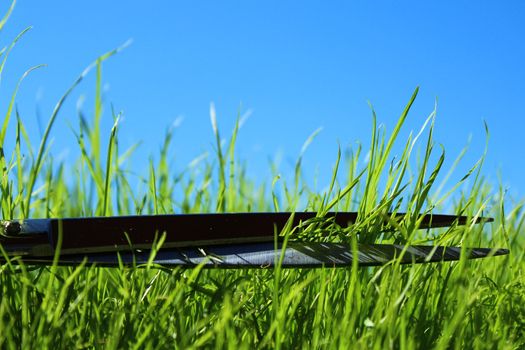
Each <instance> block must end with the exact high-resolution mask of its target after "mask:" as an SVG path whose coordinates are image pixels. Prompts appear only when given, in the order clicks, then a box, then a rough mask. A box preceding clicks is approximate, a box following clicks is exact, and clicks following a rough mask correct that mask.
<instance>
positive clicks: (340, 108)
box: [0, 0, 525, 198]
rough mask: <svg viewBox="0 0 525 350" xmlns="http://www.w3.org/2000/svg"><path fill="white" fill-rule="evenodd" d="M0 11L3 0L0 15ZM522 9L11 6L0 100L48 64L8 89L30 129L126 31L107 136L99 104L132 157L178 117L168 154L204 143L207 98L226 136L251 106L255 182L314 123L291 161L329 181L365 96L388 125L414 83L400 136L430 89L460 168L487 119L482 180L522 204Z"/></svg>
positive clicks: (426, 106)
mask: <svg viewBox="0 0 525 350" xmlns="http://www.w3.org/2000/svg"><path fill="white" fill-rule="evenodd" d="M7 6H8V2H5V1H4V2H2V4H1V6H0V10H2V11H3V12H5V9H6V8H7ZM523 18H525V3H523V2H521V1H508V2H497V1H483V2H467V1H445V2H444V1H440V2H438V1H424V2H423V1H397V2H394V1H377V2H370V1H357V2H349V1H339V2H338V1H333V2H291V1H266V2H240V1H236V2H234V1H220V2H219V1H198V2H190V1H177V2H175V1H148V2H144V1H142V2H139V1H100V0H90V1H84V2H78V1H77V2H73V1H28V0H25V1H24V0H20V1H19V2H18V3H17V5H16V8H15V10H14V13H13V15H12V17H11V18H10V20H9V22H8V24H7V25H6V27H5V29H4V30H3V32H2V33H1V34H0V40H1V43H2V45H6V44H8V43H9V42H10V41H11V40H12V39H13V38H14V36H15V35H16V34H17V33H18V32H20V31H21V30H22V29H23V28H25V27H27V26H29V25H31V26H33V29H32V30H31V31H30V32H29V33H28V34H27V35H26V36H25V37H24V38H23V40H22V41H21V42H19V44H18V45H17V47H16V48H15V50H14V51H13V53H12V55H11V56H10V60H9V62H8V64H7V67H6V73H5V74H4V78H3V81H2V84H1V86H0V101H2V102H1V103H2V105H3V106H4V107H3V108H5V105H6V101H8V98H9V96H10V93H11V91H12V89H13V87H14V85H15V83H16V80H17V79H18V77H19V76H20V75H21V74H22V73H23V72H24V71H25V70H26V69H27V68H29V67H31V66H33V65H36V64H40V63H45V64H47V67H45V68H43V69H40V70H38V71H35V72H33V73H32V74H31V76H30V77H29V78H28V79H26V80H25V81H24V83H23V85H22V88H21V91H20V93H19V97H18V108H19V111H20V114H21V116H22V118H23V120H24V122H25V124H26V125H27V126H28V128H29V131H30V133H31V135H33V136H34V138H38V135H39V122H38V117H37V115H40V118H41V120H42V123H45V122H46V120H47V118H48V117H49V115H50V114H51V111H52V108H53V106H54V104H55V103H56V101H57V100H58V98H59V97H60V96H61V95H62V93H63V92H64V91H65V90H66V89H67V87H68V86H69V85H70V84H71V83H72V81H73V80H74V79H75V77H76V76H77V75H78V74H79V73H80V72H81V71H82V70H83V68H84V67H85V66H87V65H88V64H89V63H90V62H91V61H93V60H94V59H95V58H96V57H97V56H99V55H101V54H103V53H104V52H106V51H108V50H111V49H113V48H115V47H117V46H119V45H121V44H122V43H124V42H126V41H127V40H128V39H130V38H131V39H133V43H132V45H131V46H129V47H128V48H127V49H126V50H124V51H123V52H122V53H121V54H119V55H117V56H115V57H113V58H111V59H110V60H109V61H107V62H106V63H105V65H104V71H103V74H104V84H105V92H104V97H105V101H106V102H107V104H106V108H105V113H104V117H103V118H104V119H103V123H104V128H105V130H107V132H108V133H109V128H110V127H111V122H112V121H111V116H110V113H109V110H110V109H109V103H112V104H113V105H114V107H115V109H117V110H122V111H123V113H124V122H123V123H122V125H121V131H120V135H121V138H122V141H123V142H124V143H127V144H131V143H133V142H134V141H136V140H142V141H143V143H142V146H141V148H140V150H139V152H138V153H137V155H136V157H135V162H136V163H139V165H140V159H142V158H144V157H147V155H148V154H150V153H155V152H156V151H158V149H159V148H160V143H161V136H162V135H164V133H165V130H166V128H167V127H169V126H170V125H171V124H173V122H174V121H175V120H177V118H180V117H182V118H183V119H182V124H181V125H180V126H179V128H178V129H177V131H176V133H175V141H174V147H173V155H174V157H175V159H176V162H179V163H180V164H186V163H187V162H189V161H190V160H191V159H193V158H194V157H196V156H198V155H199V154H201V153H202V152H205V151H210V150H212V143H213V135H212V129H211V126H210V122H209V108H210V102H214V104H215V106H216V109H217V115H218V122H219V126H220V128H221V130H222V132H223V134H224V135H225V136H228V134H229V131H230V130H231V128H232V127H233V125H234V121H235V118H236V117H237V114H238V111H239V109H240V110H241V113H245V112H251V116H250V118H249V119H248V121H247V122H246V123H245V124H244V126H243V127H242V130H241V132H240V136H239V143H238V151H239V156H240V157H241V158H242V159H244V160H247V162H248V167H249V171H251V173H252V174H254V175H255V176H261V177H264V176H267V175H269V170H267V169H266V167H267V164H268V158H274V157H275V156H276V155H277V154H282V155H283V164H282V166H281V171H282V172H283V173H286V172H290V173H291V172H292V168H291V167H290V166H288V165H287V164H288V163H289V162H290V161H291V160H294V159H295V158H296V157H297V156H298V154H299V152H300V150H301V147H302V144H303V142H304V141H305V140H306V139H307V137H308V136H309V135H310V134H311V133H312V132H313V131H315V130H316V129H317V128H319V127H322V128H323V131H322V132H321V133H320V134H319V136H318V137H317V138H316V139H315V141H314V142H313V144H312V145H311V146H310V148H309V149H308V151H307V153H306V155H305V158H306V159H305V165H304V170H305V171H306V172H309V173H312V174H313V173H319V176H320V179H321V180H322V181H328V180H327V179H328V177H329V175H330V174H331V167H332V164H333V163H334V160H335V157H336V153H337V147H338V144H340V145H342V146H343V147H345V146H347V145H355V144H356V142H358V141H361V142H362V143H363V146H364V147H365V148H366V147H368V143H367V142H368V140H369V135H370V128H371V113H370V108H369V107H368V102H370V103H372V105H373V106H374V108H375V110H376V112H377V115H378V121H379V122H380V123H382V124H384V125H385V127H386V128H387V130H391V129H392V128H393V126H394V124H395V121H396V120H397V118H398V116H399V114H400V113H401V111H402V109H403V107H404V105H405V104H406V102H407V101H408V99H409V97H410V95H411V94H412V92H413V90H414V89H415V87H416V86H420V88H421V90H420V94H419V97H418V99H417V101H416V103H415V106H414V108H413V111H412V113H411V114H410V116H409V119H408V121H407V124H406V126H405V129H404V131H403V134H402V138H403V137H406V135H408V133H409V132H410V131H417V130H418V129H419V127H420V126H421V125H422V124H423V122H424V120H425V118H426V117H427V116H428V114H429V113H430V112H431V111H432V110H433V108H434V103H435V101H436V99H437V100H438V114H437V119H436V132H435V139H436V141H437V142H438V143H441V144H442V145H443V146H444V147H445V149H446V151H447V158H446V163H445V166H450V164H452V161H453V160H454V158H455V157H456V155H457V154H458V153H459V152H460V150H461V149H462V148H463V147H464V146H465V145H466V144H467V142H468V140H469V138H470V139H471V141H470V150H469V152H468V155H467V157H466V158H465V160H464V163H463V164H464V165H463V167H462V168H460V173H459V174H458V176H461V175H462V173H461V171H465V170H466V169H468V168H469V166H470V165H472V164H474V162H475V161H476V160H477V158H478V157H479V156H480V155H481V154H482V153H483V149H484V144H485V131H484V126H483V120H485V121H486V122H487V123H488V126H489V129H490V143H489V153H488V157H487V161H486V164H485V168H484V174H485V176H487V177H488V178H489V179H491V181H493V182H494V183H497V182H498V181H499V180H498V176H500V177H501V180H502V182H503V184H504V186H505V187H506V188H508V191H509V193H510V194H512V195H513V196H516V197H517V198H522V197H523V195H524V194H525V185H524V182H523V180H524V173H525V167H524V163H525V137H524V136H523V134H524V123H523V121H524V120H525V112H524V108H523V102H524V101H525V87H524V82H525V65H524V62H525V41H524V40H523V37H524V34H525V21H523ZM76 91H77V92H76V94H75V95H74V96H72V99H71V100H70V101H69V102H68V104H66V106H65V108H64V110H63V111H62V113H61V114H60V115H59V119H58V120H57V124H56V125H55V129H54V130H53V139H54V144H53V153H54V154H55V155H57V154H67V152H70V154H71V152H73V153H74V152H75V151H74V150H75V149H76V142H75V139H74V137H73V134H72V132H71V129H70V127H69V125H72V126H73V127H75V126H76V125H77V117H76V112H75V109H76V107H75V106H76V103H77V100H78V98H79V97H80V96H81V95H84V96H85V107H84V108H85V110H86V111H87V112H89V111H90V110H91V109H92V105H93V95H94V79H93V75H92V76H91V77H90V78H89V79H87V80H86V81H85V82H83V83H82V85H81V86H79V88H78V89H77V90H76ZM37 111H38V112H37ZM400 146H402V145H401V144H400ZM137 159H138V161H137ZM261 174H263V175H261ZM498 174H500V175H498ZM321 187H322V186H321Z"/></svg>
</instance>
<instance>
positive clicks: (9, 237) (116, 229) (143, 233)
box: [0, 212, 492, 256]
mask: <svg viewBox="0 0 525 350" xmlns="http://www.w3.org/2000/svg"><path fill="white" fill-rule="evenodd" d="M404 217H405V214H404V213H396V214H393V213H389V214H386V215H385V216H384V219H385V223H386V222H387V221H388V220H389V219H395V220H402V219H403V218H404ZM317 219H319V220H325V222H326V220H328V222H334V223H336V224H337V225H339V226H341V227H348V226H349V225H351V224H353V223H355V222H356V220H357V219H358V213H356V212H332V213H327V214H326V215H325V216H323V217H319V214H318V213H315V212H297V213H292V212H279V213H229V214H175V215H140V216H115V217H88V218H63V219H27V220H23V221H17V220H13V221H4V222H2V230H3V236H2V237H0V244H2V245H3V246H4V247H8V248H9V246H10V247H12V248H9V249H11V250H14V251H15V252H25V253H26V255H41V256H48V255H52V254H53V251H54V249H55V248H56V247H57V244H58V243H57V242H58V241H61V244H60V251H61V252H62V253H67V254H85V253H96V252H111V251H116V250H123V249H124V250H126V249H128V248H129V247H130V245H131V246H133V247H134V248H140V249H149V248H151V245H152V243H153V242H154V240H155V236H156V235H157V234H159V235H160V234H163V233H165V234H166V236H165V241H164V247H167V248H174V247H176V248H181V247H192V246H213V245H218V244H237V243H255V242H273V241H274V237H275V235H276V234H279V233H280V232H281V231H282V230H283V228H284V227H285V226H286V225H287V224H291V227H297V226H299V225H301V224H304V223H305V222H312V221H315V220H317ZM419 219H420V225H419V228H420V229H427V228H435V227H446V226H451V225H453V224H455V223H456V224H458V225H465V224H467V223H469V222H473V223H482V222H488V221H491V220H492V219H490V218H477V219H476V220H473V221H470V219H469V218H468V217H466V216H456V215H440V214H433V215H429V214H427V215H420V216H419ZM60 234H62V237H59V235H60Z"/></svg>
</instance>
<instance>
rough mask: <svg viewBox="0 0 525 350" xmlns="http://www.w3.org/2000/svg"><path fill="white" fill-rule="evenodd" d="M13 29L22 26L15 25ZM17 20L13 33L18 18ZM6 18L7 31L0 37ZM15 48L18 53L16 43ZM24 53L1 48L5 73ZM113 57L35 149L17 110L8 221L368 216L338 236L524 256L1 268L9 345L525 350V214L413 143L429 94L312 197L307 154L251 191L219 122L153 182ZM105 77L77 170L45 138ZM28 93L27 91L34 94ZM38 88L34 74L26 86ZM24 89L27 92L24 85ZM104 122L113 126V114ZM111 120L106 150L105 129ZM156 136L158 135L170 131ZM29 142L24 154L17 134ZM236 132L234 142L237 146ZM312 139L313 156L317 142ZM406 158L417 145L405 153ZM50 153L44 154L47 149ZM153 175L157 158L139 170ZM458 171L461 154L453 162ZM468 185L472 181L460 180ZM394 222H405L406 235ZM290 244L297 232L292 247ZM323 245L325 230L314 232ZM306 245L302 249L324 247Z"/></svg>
mask: <svg viewBox="0 0 525 350" xmlns="http://www.w3.org/2000/svg"><path fill="white" fill-rule="evenodd" d="M7 17H8V16H7ZM7 17H6V18H7ZM4 23H5V21H2V22H1V24H0V26H3V25H4ZM16 40H18V38H17V39H16ZM11 48H12V46H8V47H7V48H6V49H5V50H4V51H2V56H1V57H0V58H1V59H2V61H1V65H0V74H2V72H3V69H4V64H5V62H6V61H5V58H7V57H8V54H9V52H10V50H11ZM119 51H120V50H119V49H117V50H115V51H112V52H110V53H108V54H106V55H103V56H101V57H100V58H99V59H98V60H96V61H95V62H94V63H93V64H92V65H90V66H89V67H88V68H87V69H86V70H85V71H84V72H82V74H81V75H80V76H79V78H78V80H76V81H75V82H74V84H73V85H72V86H71V87H70V88H69V89H66V93H65V94H64V96H63V98H62V99H60V100H59V101H58V103H57V107H56V109H55V110H54V111H53V113H52V115H50V116H49V117H48V125H47V127H46V129H45V132H44V135H43V137H42V139H40V140H37V142H36V143H34V142H32V141H34V140H32V141H31V140H30V139H29V137H28V136H27V133H26V127H25V125H24V116H20V115H18V113H17V111H16V93H17V90H15V91H14V92H13V94H12V96H11V97H10V96H7V97H6V96H4V101H6V100H7V101H10V102H8V103H9V104H8V105H7V106H4V109H5V110H6V111H5V115H4V119H3V124H2V129H1V133H0V147H1V152H0V162H1V163H2V164H1V166H2V169H3V173H2V178H1V183H0V190H1V205H2V208H1V209H2V219H4V220H6V219H11V218H26V217H31V218H46V217H78V216H107V215H129V214H165V213H197V212H247V211H253V212H256V211H281V210H292V211H304V210H312V211H318V212H326V211H357V212H359V219H358V221H357V222H356V224H355V225H353V226H351V227H349V228H347V229H341V230H339V231H338V233H337V235H334V236H333V237H329V238H328V239H330V240H332V241H343V242H348V243H349V244H350V243H351V242H352V241H353V240H357V241H359V242H377V243H379V242H382V243H393V242H399V243H427V244H443V245H458V246H462V247H481V246H483V247H501V248H509V249H510V252H511V253H510V255H508V256H504V257H492V258H487V259H481V260H475V261H471V260H466V259H461V260H460V261H458V262H453V263H435V264H423V265H400V264H399V263H398V262H397V261H392V262H391V263H389V264H387V265H385V266H381V267H373V268H358V267H356V266H352V267H348V268H339V269H330V268H320V269H280V268H275V269H252V270H213V269H211V270H204V269H200V268H196V269H188V270H184V269H165V268H160V267H155V266H148V267H144V268H128V267H121V268H102V267H96V266H78V267H59V266H49V267H39V266H24V265H16V264H11V263H4V264H2V265H0V293H1V297H0V347H1V348H23V349H29V348H93V347H96V348H141V349H142V348H183V349H187V348H201V347H205V348H232V349H238V348H248V349H251V348H254V347H257V348H303V347H307V348H366V349H368V348H374V349H387V348H399V349H414V348H417V349H421V348H423V349H427V348H436V349H448V348H457V349H495V348H497V349H520V348H524V347H525V334H524V333H525V291H524V289H523V285H524V282H525V281H524V277H523V271H524V268H525V263H524V261H523V254H524V249H523V244H524V240H523V235H522V234H520V232H521V231H522V230H523V223H524V220H525V211H524V210H523V201H518V202H513V201H511V200H508V199H506V198H505V197H504V196H503V193H502V192H503V191H502V190H501V189H498V188H495V187H494V185H493V184H491V183H488V182H487V181H486V180H485V178H484V176H483V174H485V173H486V172H487V169H483V156H482V157H481V158H480V160H479V161H478V162H477V163H475V164H472V165H471V168H470V170H469V171H468V172H467V173H465V174H460V175H461V176H459V177H458V178H459V179H460V180H459V181H457V182H455V183H451V181H450V179H451V178H456V177H457V176H449V174H450V173H451V172H454V171H455V170H456V171H457V168H456V166H455V165H454V166H452V167H451V168H449V169H444V168H443V162H444V157H445V152H444V150H443V149H441V148H440V147H439V144H438V141H439V140H437V141H435V140H434V139H433V127H434V122H435V118H434V113H431V114H430V116H429V118H428V119H427V120H426V122H425V123H424V125H422V126H421V130H415V132H414V133H413V134H412V136H410V137H409V138H408V139H404V140H403V139H400V138H399V137H398V135H399V131H400V130H401V129H402V128H403V124H404V122H405V120H406V118H410V113H409V111H410V107H411V105H412V103H413V101H414V100H415V98H416V96H417V89H416V90H415V92H414V94H413V96H411V97H410V99H409V100H408V103H406V102H404V101H400V105H401V104H403V103H406V108H405V110H404V112H403V113H402V115H401V116H400V117H399V120H398V123H397V125H396V126H395V127H394V128H393V129H392V130H390V131H388V132H387V131H385V128H383V127H379V126H378V125H377V124H376V117H375V115H374V116H373V118H371V120H372V123H371V131H370V132H371V135H372V137H371V143H370V144H369V145H368V146H366V147H363V149H360V148H358V149H342V150H339V152H337V150H335V152H334V155H333V157H334V159H335V162H334V167H333V172H332V174H333V175H332V181H331V182H330V183H329V184H328V186H327V187H326V190H325V191H322V192H318V191H314V190H312V189H311V186H310V184H309V181H308V180H307V179H308V178H309V177H308V176H305V174H304V173H303V168H302V166H301V164H302V163H301V161H302V159H301V157H299V159H297V162H296V166H295V172H293V173H292V174H284V175H283V176H282V177H280V176H279V175H278V174H279V172H278V171H277V172H275V174H274V175H273V178H272V179H271V180H270V181H265V180H264V179H256V178H249V177H248V175H247V173H248V172H247V167H248V166H249V160H244V159H239V158H238V156H237V154H236V147H235V146H236V138H237V133H238V125H236V126H235V127H234V129H233V130H232V131H231V132H229V133H224V132H223V130H221V129H220V128H219V127H218V126H217V125H218V124H219V123H218V120H217V118H216V117H215V114H214V111H213V110H212V113H211V116H212V118H211V119H212V123H211V126H210V127H211V128H213V131H214V132H215V135H216V139H215V140H208V141H214V142H215V143H214V147H213V150H212V151H211V154H212V155H211V156H209V157H207V158H199V157H197V158H196V160H195V161H194V162H192V163H191V164H188V165H187V166H185V167H183V169H182V170H177V169H180V165H177V166H174V164H172V162H173V160H172V159H173V157H171V156H170V152H172V150H171V148H170V141H171V139H172V137H173V130H171V129H168V130H167V131H166V134H165V139H164V141H163V142H162V144H161V151H160V152H159V154H155V155H152V157H151V160H150V161H149V163H148V167H147V169H146V170H145V171H144V172H143V173H142V174H139V175H135V173H134V172H133V171H132V169H131V164H132V160H133V159H134V158H133V157H134V153H133V151H134V149H135V146H132V147H131V148H129V149H121V148H120V147H119V142H118V140H119V133H125V130H124V129H123V130H121V129H120V124H119V115H118V113H116V112H113V113H112V112H111V108H109V106H106V105H104V104H103V103H102V96H101V90H102V89H101V86H102V75H101V67H102V66H103V64H104V61H105V60H106V59H109V58H110V57H111V56H112V55H113V54H116V53H117V52H119ZM87 74H95V76H96V86H95V99H94V101H93V104H94V106H95V108H94V110H93V113H92V115H82V114H81V115H79V119H78V120H79V123H78V126H77V127H74V128H73V130H72V132H73V133H74V134H75V136H76V140H77V145H76V147H77V148H78V150H79V152H78V153H79V157H78V159H77V160H76V161H75V162H70V163H63V162H58V161H56V160H54V157H53V148H52V147H51V146H50V142H49V137H50V135H51V133H52V130H53V128H56V127H64V125H55V124H56V123H55V122H56V120H57V119H56V117H57V115H58V114H59V112H60V111H61V107H62V105H63V103H64V101H65V100H66V99H67V98H68V97H69V95H70V94H71V91H73V90H74V89H78V88H79V86H78V85H79V84H80V83H81V81H82V79H83V78H84V77H85V76H86V75H87ZM24 78H26V77H25V76H24V77H22V79H24ZM27 79H30V76H28V77H27ZM16 89H18V87H17V88H16ZM103 110H104V111H105V114H104V115H105V117H106V118H105V119H104V120H103V119H102V111H103ZM111 117H112V120H113V128H112V129H111V132H110V133H109V134H107V135H104V134H103V133H102V132H101V128H100V124H101V123H102V122H108V121H107V120H108V119H109V118H111ZM159 131H160V130H159ZM12 133H15V137H14V138H13V140H14V142H12V143H8V142H7V140H8V139H10V138H9V137H8V135H12ZM223 133H224V134H226V135H227V137H226V138H224V137H223ZM313 138H314V136H312V139H309V140H307V142H306V144H308V143H309V142H312V141H313V142H315V140H313ZM394 144H402V145H405V146H404V147H403V148H402V149H403V151H402V152H401V153H399V154H398V153H393V149H394ZM35 145H38V146H35ZM138 161H139V162H141V163H144V161H143V160H140V159H139V160H138ZM459 162H462V157H461V155H460V156H458V158H457V159H456V163H454V164H457V163H459ZM463 175H464V176H463ZM387 212H406V213H407V215H406V217H405V219H404V220H403V221H402V222H401V224H399V225H397V224H394V223H392V224H388V225H386V224H385V223H384V217H385V214H386V213H387ZM440 212H446V213H451V214H452V213H454V214H461V215H468V216H469V217H471V218H476V217H478V216H490V217H493V218H494V219H495V220H494V222H492V223H488V224H485V225H467V226H464V227H459V226H453V227H451V228H450V229H439V230H434V231H426V230H418V229H417V215H418V214H419V213H440ZM289 234H290V235H291V237H292V238H293V237H294V234H295V232H289ZM312 235H313V233H312ZM312 235H309V234H308V232H303V233H302V238H303V239H316V238H315V237H314V238H312Z"/></svg>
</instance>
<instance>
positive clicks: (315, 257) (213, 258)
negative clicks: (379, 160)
mask: <svg viewBox="0 0 525 350" xmlns="http://www.w3.org/2000/svg"><path fill="white" fill-rule="evenodd" d="M357 250H358V251H357V256H355V255H354V252H353V251H352V249H351V248H350V247H349V246H348V245H346V244H340V243H301V242H289V243H288V245H287V247H286V249H284V250H283V249H282V244H279V245H278V247H277V249H275V246H274V243H249V244H235V245H220V246H209V247H206V248H179V249H175V248H170V249H162V250H159V251H158V252H157V254H156V256H155V258H154V260H153V263H154V264H158V265H162V266H165V267H177V266H181V267H185V268H192V267H196V266H198V265H199V264H203V265H204V267H205V268H271V267H274V266H275V264H276V263H277V262H278V261H279V259H281V258H282V260H281V266H282V267H306V268H315V267H323V266H324V267H344V266H352V263H353V261H354V259H355V258H357V259H358V265H359V266H376V265H383V264H386V263H388V262H391V261H392V260H394V259H396V258H400V262H401V263H402V264H410V263H428V262H440V261H453V260H459V259H460V256H461V253H462V248H459V247H442V246H423V245H418V246H408V247H407V246H402V245H387V244H359V245H358V247H357ZM463 253H464V254H467V258H468V259H477V258H484V257H489V256H496V255H505V254H508V253H509V251H508V250H507V249H490V248H472V249H463ZM150 254H151V251H149V250H144V251H135V252H119V253H115V252H113V253H91V254H83V255H82V254H78V255H69V256H67V255H66V256H61V257H60V261H59V264H60V265H78V264H80V263H82V262H83V261H84V260H85V261H86V263H87V264H88V265H89V264H95V265H97V266H109V267H112V266H113V267H116V266H119V256H118V255H120V261H122V263H123V264H124V265H128V266H130V265H131V266H133V265H143V264H146V263H147V262H148V259H149V258H150ZM17 259H20V260H21V261H23V262H24V263H25V264H46V265H47V264H52V260H53V259H52V258H49V257H30V256H24V257H21V258H17ZM15 262H16V261H15Z"/></svg>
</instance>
